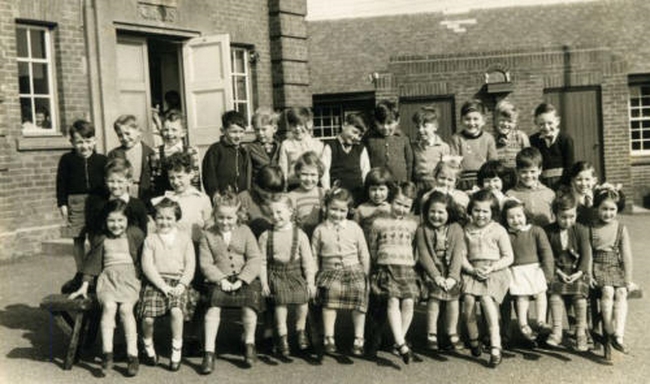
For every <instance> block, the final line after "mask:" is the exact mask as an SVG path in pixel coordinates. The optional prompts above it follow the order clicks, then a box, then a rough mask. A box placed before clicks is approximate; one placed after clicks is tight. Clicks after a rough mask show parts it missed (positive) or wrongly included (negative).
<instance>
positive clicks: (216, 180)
mask: <svg viewBox="0 0 650 384" xmlns="http://www.w3.org/2000/svg"><path fill="white" fill-rule="evenodd" d="M221 122H222V127H221V130H222V132H223V136H221V138H220V139H219V141H218V142H216V143H214V144H212V145H211V146H210V148H208V151H207V152H206V153H205V157H204V158H203V187H204V188H205V193H206V194H207V195H208V196H209V197H210V199H212V198H213V197H214V194H215V193H217V192H223V191H225V190H226V189H227V188H228V187H230V188H232V189H233V191H234V192H237V193H238V192H243V191H246V190H248V188H249V187H250V180H251V172H252V170H251V161H250V155H249V153H248V151H247V150H246V149H245V148H244V147H243V146H242V140H243V139H244V132H245V130H246V119H244V116H243V115H242V114H241V113H239V112H237V111H228V112H226V113H224V114H223V116H222V117H221Z"/></svg>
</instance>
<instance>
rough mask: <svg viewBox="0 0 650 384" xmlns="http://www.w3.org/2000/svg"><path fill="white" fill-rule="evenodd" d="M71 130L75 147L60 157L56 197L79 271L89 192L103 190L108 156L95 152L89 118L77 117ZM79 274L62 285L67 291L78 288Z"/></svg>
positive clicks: (70, 133) (96, 192)
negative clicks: (71, 239) (85, 119)
mask: <svg viewBox="0 0 650 384" xmlns="http://www.w3.org/2000/svg"><path fill="white" fill-rule="evenodd" d="M68 134H69V135H70V143H72V151H70V152H68V153H66V154H64V155H63V156H61V159H60V160H59V166H58V169H57V173H56V200H57V206H58V207H59V211H60V212H61V217H62V218H63V221H64V222H65V223H66V225H67V232H68V234H69V235H70V236H72V238H73V239H74V248H73V256H74V261H75V265H76V266H77V272H79V270H80V268H81V265H82V261H83V258H84V253H85V250H84V242H85V241H86V231H85V230H84V225H85V222H86V218H85V207H86V200H87V198H88V196H89V195H90V194H100V193H102V191H103V190H104V167H105V166H106V162H107V161H108V159H107V158H106V156H104V155H100V154H98V153H96V152H95V127H94V126H93V125H92V124H91V123H90V122H88V121H84V120H77V121H75V122H74V123H73V124H72V126H71V127H70V129H69V130H68ZM77 278H78V279H79V280H78V281H77ZM80 278H81V275H80V274H79V273H77V275H76V276H75V279H74V280H73V281H71V282H69V284H68V283H66V285H65V286H64V288H63V289H64V290H65V292H68V291H70V292H72V291H74V290H75V289H76V288H78V287H73V286H72V285H74V284H76V282H78V283H79V284H81V279H80ZM70 284H72V285H70ZM66 287H67V288H66Z"/></svg>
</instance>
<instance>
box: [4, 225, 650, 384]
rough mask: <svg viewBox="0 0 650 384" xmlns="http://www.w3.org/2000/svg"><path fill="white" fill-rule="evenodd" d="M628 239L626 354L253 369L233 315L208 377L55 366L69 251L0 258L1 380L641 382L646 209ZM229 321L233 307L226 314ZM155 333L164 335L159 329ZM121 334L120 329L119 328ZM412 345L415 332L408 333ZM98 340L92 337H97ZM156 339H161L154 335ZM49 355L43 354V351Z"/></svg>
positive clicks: (301, 362) (646, 355) (649, 361)
mask: <svg viewBox="0 0 650 384" xmlns="http://www.w3.org/2000/svg"><path fill="white" fill-rule="evenodd" d="M622 221H623V222H624V223H626V224H627V225H628V227H629V229H630V233H631V236H632V238H633V251H634V261H635V264H634V280H635V282H637V283H638V284H639V285H641V286H642V287H643V288H644V289H645V292H646V297H644V298H642V299H640V300H631V301H630V314H629V318H628V328H627V329H628V330H627V338H626V340H627V343H628V345H629V347H630V348H631V353H630V354H629V355H627V356H624V355H621V354H619V353H616V351H614V359H613V361H612V362H611V363H607V362H605V361H604V360H603V359H602V358H601V357H600V356H601V353H600V351H597V352H595V353H587V354H578V353H576V352H573V351H572V350H569V349H558V350H552V351H551V350H545V349H538V350H532V351H531V350H525V349H515V350H513V351H506V352H505V353H504V357H505V358H504V361H503V363H502V365H501V366H499V367H498V369H496V370H491V369H488V368H485V367H484V363H485V361H486V359H487V357H488V355H487V354H484V355H483V358H482V360H480V361H479V360H476V359H474V358H472V357H471V356H470V355H469V352H462V353H455V354H440V355H436V354H430V353H429V352H423V351H422V350H421V349H420V350H417V351H416V352H417V355H418V357H419V359H418V360H419V361H416V362H415V363H412V364H411V365H409V366H406V365H404V364H402V362H401V360H400V359H399V357H397V356H393V355H392V354H390V353H388V352H381V353H380V355H379V357H380V358H379V359H378V360H377V361H373V360H366V359H357V358H347V357H338V358H333V357H325V359H324V360H323V361H322V363H319V362H317V361H316V360H314V359H310V358H301V357H292V359H291V361H280V360H278V359H276V358H275V357H272V356H265V355H261V356H260V362H259V363H258V364H257V365H256V366H255V367H253V368H251V369H247V368H244V367H242V363H241V357H240V356H239V354H238V350H237V349H238V348H237V347H235V346H236V345H238V343H239V342H238V340H239V334H238V332H239V329H240V324H238V322H237V321H231V322H229V323H228V324H225V325H224V326H223V327H222V330H221V332H220V338H219V339H218V341H217V343H218V346H217V348H218V352H219V357H218V359H217V363H216V371H215V372H214V373H213V374H212V375H210V376H207V377H205V376H200V375H199V374H198V373H197V370H198V368H199V365H200V363H201V359H200V358H199V357H191V358H186V359H184V361H183V365H182V367H181V370H180V371H179V372H177V373H171V372H169V371H167V370H166V369H165V368H164V367H163V366H158V367H146V366H143V367H141V370H140V373H139V375H138V376H137V377H135V378H126V377H125V376H124V373H125V371H126V364H125V363H124V362H123V361H120V362H118V363H117V367H116V369H115V370H114V371H112V372H111V374H110V375H109V376H108V377H106V378H103V379H98V378H97V377H99V373H100V370H99V358H96V357H93V354H96V353H97V352H98V349H97V348H95V349H94V350H93V351H89V352H87V353H85V355H84V357H83V358H82V361H81V362H80V363H79V364H78V365H75V366H74V368H73V369H72V370H71V371H64V370H63V369H62V364H63V363H62V356H63V354H64V351H65V346H64V344H63V343H64V336H63V334H62V333H61V332H60V331H59V330H58V329H56V328H55V327H54V325H53V324H51V323H50V321H49V318H48V315H47V313H46V312H44V311H43V310H41V309H40V308H39V302H40V300H41V299H42V298H43V297H44V296H46V295H47V294H49V293H54V292H56V291H57V290H58V288H59V286H60V285H61V283H62V282H63V281H65V280H66V279H67V278H69V277H70V275H71V273H70V271H71V270H72V269H73V268H74V267H73V264H74V263H73V261H72V258H71V257H63V256H51V255H50V256H46V255H38V256H34V257H30V258H25V259H23V260H19V261H17V262H13V263H5V264H2V265H0V383H3V384H4V383H11V384H13V383H85V382H90V381H95V380H101V381H102V382H105V383H112V382H124V381H125V380H126V381H128V382H132V383H152V382H165V381H171V380H173V381H175V382H192V383H214V382H221V383H264V382H270V381H272V382H276V383H298V382H303V383H310V382H319V383H349V382H354V383H379V382H386V383H389V382H395V383H397V382H408V383H420V382H422V383H424V382H456V383H473V382H479V381H481V382H506V381H508V382H529V383H533V382H534V383H565V382H566V383H569V382H572V383H575V382H582V383H610V384H612V383H644V382H648V380H649V379H648V377H649V375H650V332H649V331H648V328H646V327H647V325H648V324H649V323H650V306H648V298H647V295H648V292H650V262H648V260H646V258H647V255H648V254H649V253H648V249H650V235H649V233H650V232H649V231H648V229H649V228H650V215H647V214H639V215H634V216H623V217H622ZM229 317H231V318H233V319H234V320H236V316H229ZM424 332H425V330H424V322H423V313H422V312H421V311H420V313H419V314H417V315H416V320H415V323H414V325H413V327H412V328H411V335H424ZM160 334H161V335H162V337H161V338H160V339H166V337H168V334H167V333H166V332H165V331H164V330H161V331H160ZM349 334H350V331H349V321H347V322H344V324H343V329H341V332H340V336H341V340H340V342H339V343H340V344H341V346H342V347H345V345H346V343H345V340H343V339H344V338H345V336H348V335H349ZM120 335H121V334H120ZM411 338H412V339H414V340H413V342H414V344H415V346H416V348H417V347H418V346H420V345H421V344H422V342H421V341H418V340H416V339H415V337H413V336H412V337H411ZM116 343H117V347H116V353H117V354H119V353H120V350H121V351H123V349H124V345H123V341H121V340H120V336H118V338H116ZM97 344H99V343H97ZM161 344H167V343H166V342H165V343H161ZM165 347H166V345H160V346H159V349H160V352H161V354H162V355H163V358H162V362H163V363H165V364H166V363H167V361H168V360H167V357H168V351H166V348H165ZM51 357H53V361H52V362H50V358H51Z"/></svg>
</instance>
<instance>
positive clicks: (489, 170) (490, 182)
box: [477, 160, 515, 208]
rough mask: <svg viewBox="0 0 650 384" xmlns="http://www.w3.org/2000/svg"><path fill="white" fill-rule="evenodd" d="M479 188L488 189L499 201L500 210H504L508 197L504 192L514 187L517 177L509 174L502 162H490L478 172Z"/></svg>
mask: <svg viewBox="0 0 650 384" xmlns="http://www.w3.org/2000/svg"><path fill="white" fill-rule="evenodd" d="M477 178H478V186H479V188H481V189H487V190H489V191H490V192H492V194H493V195H494V197H496V198H497V200H498V201H499V208H503V203H504V202H505V199H506V195H505V194H504V193H503V191H507V190H508V189H510V188H512V187H513V186H514V182H512V180H514V178H515V175H514V173H511V172H509V171H508V170H507V169H506V168H505V167H504V166H503V165H502V164H501V162H500V161H497V160H490V161H488V162H486V163H485V164H483V165H482V166H481V169H479V170H478V175H477Z"/></svg>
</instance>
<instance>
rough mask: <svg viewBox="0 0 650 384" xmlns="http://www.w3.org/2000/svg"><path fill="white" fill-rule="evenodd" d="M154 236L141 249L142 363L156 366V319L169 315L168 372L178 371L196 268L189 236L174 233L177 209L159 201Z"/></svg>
mask: <svg viewBox="0 0 650 384" xmlns="http://www.w3.org/2000/svg"><path fill="white" fill-rule="evenodd" d="M154 209H155V215H154V220H155V222H156V233H154V234H151V235H149V236H147V238H146V239H145V241H144V247H143V249H142V272H143V273H144V275H145V277H146V278H147V281H146V283H145V286H144V289H143V290H142V296H141V300H140V308H139V309H140V311H139V314H140V317H142V339H143V342H144V350H145V358H146V360H145V363H146V364H147V365H156V363H157V361H158V356H157V355H156V351H155V349H154V345H153V334H154V321H155V318H156V317H160V316H163V315H165V314H166V313H167V312H169V313H170V314H171V328H172V355H171V358H170V363H169V369H170V370H171V371H174V372H175V371H178V369H179V368H180V365H181V348H182V347H183V320H184V318H183V315H184V313H183V312H184V311H185V309H186V305H187V294H188V290H187V289H188V287H189V286H190V283H191V282H192V278H193V277H194V268H195V266H196V261H195V257H196V256H195V252H194V244H193V243H192V238H191V237H190V235H189V234H187V233H184V232H181V231H179V230H178V228H177V225H178V221H179V220H180V219H181V206H180V205H179V204H178V203H177V202H176V201H173V200H172V199H170V198H167V197H166V198H163V200H162V201H161V202H160V203H158V204H157V205H156V206H155V207H154Z"/></svg>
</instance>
